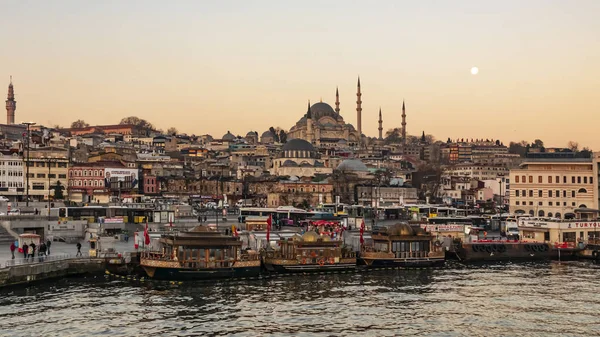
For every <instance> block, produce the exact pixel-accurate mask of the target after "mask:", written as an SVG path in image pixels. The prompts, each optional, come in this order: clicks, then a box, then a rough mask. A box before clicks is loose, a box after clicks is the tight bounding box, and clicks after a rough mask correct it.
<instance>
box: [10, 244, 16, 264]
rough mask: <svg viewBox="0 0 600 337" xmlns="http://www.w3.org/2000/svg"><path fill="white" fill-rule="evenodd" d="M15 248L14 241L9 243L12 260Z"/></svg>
mask: <svg viewBox="0 0 600 337" xmlns="http://www.w3.org/2000/svg"><path fill="white" fill-rule="evenodd" d="M15 249H17V246H15V243H14V242H12V243H11V244H10V253H11V254H12V259H13V260H14V259H15Z"/></svg>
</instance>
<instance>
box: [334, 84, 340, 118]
mask: <svg viewBox="0 0 600 337" xmlns="http://www.w3.org/2000/svg"><path fill="white" fill-rule="evenodd" d="M335 113H336V114H338V115H339V114H340V93H339V91H338V88H337V87H335Z"/></svg>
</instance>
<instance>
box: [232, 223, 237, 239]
mask: <svg viewBox="0 0 600 337" xmlns="http://www.w3.org/2000/svg"><path fill="white" fill-rule="evenodd" d="M231 234H232V235H233V236H238V231H237V228H235V225H231Z"/></svg>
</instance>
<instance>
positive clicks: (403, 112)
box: [402, 100, 406, 147]
mask: <svg viewBox="0 0 600 337" xmlns="http://www.w3.org/2000/svg"><path fill="white" fill-rule="evenodd" d="M402 146H403V147H405V146H406V107H405V106H404V100H402Z"/></svg>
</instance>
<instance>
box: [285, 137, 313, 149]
mask: <svg viewBox="0 0 600 337" xmlns="http://www.w3.org/2000/svg"><path fill="white" fill-rule="evenodd" d="M283 151H310V152H314V151H315V147H314V146H312V144H311V143H309V142H307V141H305V140H304V139H300V138H296V139H292V140H289V141H288V142H287V143H285V145H284V146H283Z"/></svg>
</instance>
